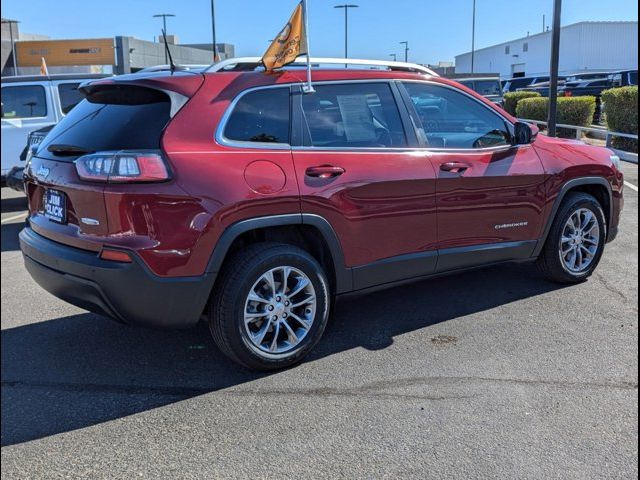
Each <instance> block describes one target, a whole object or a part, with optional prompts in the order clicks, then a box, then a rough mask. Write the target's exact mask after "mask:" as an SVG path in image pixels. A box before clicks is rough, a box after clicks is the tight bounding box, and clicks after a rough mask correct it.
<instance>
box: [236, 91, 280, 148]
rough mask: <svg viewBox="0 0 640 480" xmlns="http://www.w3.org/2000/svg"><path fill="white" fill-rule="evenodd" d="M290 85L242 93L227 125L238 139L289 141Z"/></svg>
mask: <svg viewBox="0 0 640 480" xmlns="http://www.w3.org/2000/svg"><path fill="white" fill-rule="evenodd" d="M289 118H290V108H289V88H266V89H263V90H256V91H254V92H250V93H247V94H245V95H243V96H242V97H241V98H240V100H239V101H238V102H237V103H236V105H235V107H234V109H233V111H232V112H231V115H230V116H229V120H228V121H227V124H226V126H225V129H224V137H225V138H226V139H228V140H233V141H236V142H263V143H284V144H288V143H289V130H290V129H289Z"/></svg>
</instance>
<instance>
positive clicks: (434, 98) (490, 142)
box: [405, 83, 511, 149]
mask: <svg viewBox="0 0 640 480" xmlns="http://www.w3.org/2000/svg"><path fill="white" fill-rule="evenodd" d="M405 87H406V88H407V91H408V93H409V96H410V97H411V101H412V102H413V105H414V107H415V110H416V113H417V115H418V118H417V119H416V124H419V125H420V128H421V129H422V130H423V132H424V139H425V140H426V142H427V145H428V146H430V147H432V148H464V149H470V148H487V147H497V146H502V145H509V144H510V138H511V137H510V135H509V131H508V129H507V126H506V124H505V121H504V120H503V119H502V118H501V117H500V116H499V115H498V114H497V113H494V112H493V111H491V110H490V109H489V108H488V107H486V106H484V105H483V104H481V103H480V102H479V101H477V100H474V99H473V98H470V97H469V96H467V95H465V94H463V93H461V92H458V91H456V90H453V89H450V88H446V87H440V86H437V85H428V84H424V83H406V84H405Z"/></svg>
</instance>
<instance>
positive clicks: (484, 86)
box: [473, 80, 502, 95]
mask: <svg viewBox="0 0 640 480" xmlns="http://www.w3.org/2000/svg"><path fill="white" fill-rule="evenodd" d="M474 85H475V86H474V88H473V89H474V90H475V91H476V92H478V93H479V94H480V95H500V94H501V93H502V92H501V89H500V82H499V81H497V80H476V81H475V82H474Z"/></svg>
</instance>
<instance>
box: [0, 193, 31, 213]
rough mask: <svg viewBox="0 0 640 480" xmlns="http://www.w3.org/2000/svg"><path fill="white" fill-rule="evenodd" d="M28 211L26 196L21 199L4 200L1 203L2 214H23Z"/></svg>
mask: <svg viewBox="0 0 640 480" xmlns="http://www.w3.org/2000/svg"><path fill="white" fill-rule="evenodd" d="M26 209H27V197H25V196H24V195H22V196H20V197H11V198H3V199H2V202H0V210H1V211H2V213H9V212H22V211H24V210H26Z"/></svg>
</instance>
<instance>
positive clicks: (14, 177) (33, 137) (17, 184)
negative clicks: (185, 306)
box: [6, 125, 54, 192]
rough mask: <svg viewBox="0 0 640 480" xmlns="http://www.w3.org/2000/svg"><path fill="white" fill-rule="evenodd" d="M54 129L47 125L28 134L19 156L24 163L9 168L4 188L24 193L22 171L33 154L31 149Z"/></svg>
mask: <svg viewBox="0 0 640 480" xmlns="http://www.w3.org/2000/svg"><path fill="white" fill-rule="evenodd" d="M53 127H54V125H48V126H46V127H42V128H39V129H38V130H34V131H33V132H31V133H29V135H28V137H27V144H26V145H25V146H24V149H23V150H22V153H21V154H20V157H19V158H20V161H21V162H25V163H24V164H22V165H20V166H15V167H11V169H10V170H9V173H7V177H6V186H7V187H9V188H11V189H13V190H16V191H18V192H24V169H25V166H26V163H28V162H29V160H30V159H31V155H32V154H33V148H34V147H37V145H39V144H40V143H41V142H42V140H44V137H46V136H47V133H49V131H50V130H51V129H52V128H53Z"/></svg>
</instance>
